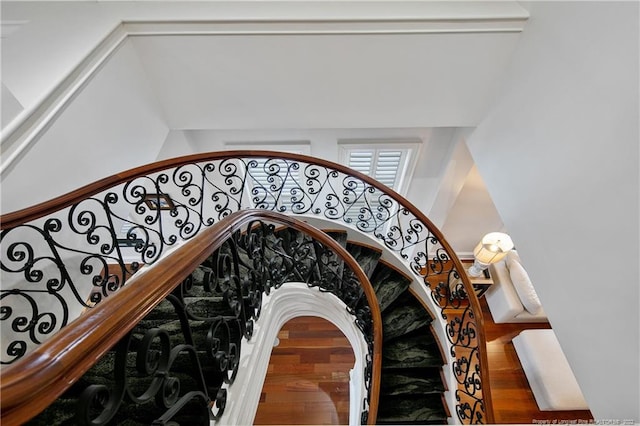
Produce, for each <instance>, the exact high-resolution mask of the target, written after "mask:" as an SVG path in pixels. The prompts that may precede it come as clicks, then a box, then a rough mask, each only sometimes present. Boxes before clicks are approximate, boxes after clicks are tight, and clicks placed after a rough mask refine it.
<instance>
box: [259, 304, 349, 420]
mask: <svg viewBox="0 0 640 426" xmlns="http://www.w3.org/2000/svg"><path fill="white" fill-rule="evenodd" d="M277 339H278V340H279V344H278V346H276V347H274V348H273V350H272V352H271V358H270V360H269V368H268V371H267V376H266V378H265V382H264V385H263V387H262V393H261V395H260V404H259V405H258V410H257V412H256V417H255V420H254V424H257V425H270V424H280V425H283V424H341V425H344V424H348V423H349V381H350V371H351V370H352V369H353V366H354V363H355V355H354V353H353V349H352V348H351V345H350V343H349V340H348V339H347V338H346V337H345V335H344V334H343V333H342V332H341V331H340V329H338V328H337V327H336V326H335V325H334V324H332V323H331V322H329V321H327V320H325V319H322V318H318V317H310V316H305V317H297V318H293V319H291V320H289V321H288V322H287V323H286V324H284V326H283V327H282V329H281V330H280V332H279V333H278V338H277Z"/></svg>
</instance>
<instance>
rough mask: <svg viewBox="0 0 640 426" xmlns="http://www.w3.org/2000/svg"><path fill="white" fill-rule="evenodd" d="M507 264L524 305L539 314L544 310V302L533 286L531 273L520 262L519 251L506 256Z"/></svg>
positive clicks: (530, 311) (532, 312)
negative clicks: (542, 302)
mask: <svg viewBox="0 0 640 426" xmlns="http://www.w3.org/2000/svg"><path fill="white" fill-rule="evenodd" d="M506 264H507V268H508V269H509V276H510V277H511V282H513V287H514V288H515V289H516V292H517V293H518V297H519V298H520V301H521V302H522V306H524V308H525V309H526V310H527V311H528V312H529V313H531V314H533V315H537V314H539V313H540V312H541V311H542V304H541V303H540V299H539V298H538V294H537V293H536V291H535V289H534V288H533V284H532V283H531V279H530V278H529V274H527V271H525V269H524V267H523V266H522V264H521V263H520V257H519V256H518V253H516V252H515V251H511V252H509V253H508V254H507V258H506Z"/></svg>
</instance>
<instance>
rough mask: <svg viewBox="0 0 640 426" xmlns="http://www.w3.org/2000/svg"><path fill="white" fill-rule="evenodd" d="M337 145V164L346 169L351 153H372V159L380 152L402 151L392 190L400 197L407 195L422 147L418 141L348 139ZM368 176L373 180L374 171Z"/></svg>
mask: <svg viewBox="0 0 640 426" xmlns="http://www.w3.org/2000/svg"><path fill="white" fill-rule="evenodd" d="M338 145H339V147H340V149H339V162H340V164H342V165H345V166H347V167H349V158H350V155H351V152H372V153H373V154H374V158H378V155H379V153H380V152H381V151H402V152H403V154H402V158H401V164H400V165H399V167H398V173H397V175H396V176H397V177H396V184H395V185H394V186H395V187H394V188H392V189H393V190H394V191H396V192H397V193H398V194H400V195H402V196H405V195H406V194H407V191H408V190H409V184H410V182H411V177H412V176H413V173H414V171H415V168H416V164H417V162H418V157H419V155H420V148H421V147H422V141H421V140H420V139H400V140H391V139H384V140H376V139H357V140H354V139H350V140H341V141H338ZM370 176H371V177H372V178H374V179H375V171H374V172H373V173H372V174H371V175H370Z"/></svg>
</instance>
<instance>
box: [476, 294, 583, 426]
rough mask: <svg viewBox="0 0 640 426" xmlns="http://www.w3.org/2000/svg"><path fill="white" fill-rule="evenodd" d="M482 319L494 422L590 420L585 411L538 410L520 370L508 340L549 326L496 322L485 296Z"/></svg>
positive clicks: (546, 324)
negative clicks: (522, 332)
mask: <svg viewBox="0 0 640 426" xmlns="http://www.w3.org/2000/svg"><path fill="white" fill-rule="evenodd" d="M480 304H481V305H482V313H483V316H484V319H485V333H486V338H487V352H488V358H489V369H490V372H489V379H490V385H491V396H492V398H493V413H494V417H495V422H496V423H525V424H531V423H535V422H536V421H539V420H542V421H549V423H553V421H554V420H557V423H560V422H563V423H565V422H569V421H574V422H575V423H578V422H580V423H588V422H589V421H590V420H593V416H592V415H591V412H590V411H588V410H586V411H540V410H539V409H538V405H537V404H536V401H535V399H534V398H533V393H532V392H531V389H530V388H529V383H528V382H527V377H526V376H525V374H524V371H523V370H522V367H521V365H520V361H519V360H518V356H517V355H516V351H515V348H514V347H513V343H511V339H513V338H514V337H515V336H517V335H518V333H520V331H522V330H526V329H533V328H551V326H550V325H549V324H548V323H526V324H495V323H494V322H493V319H492V317H491V312H490V311H489V307H488V306H487V302H486V301H485V299H484V298H481V299H480Z"/></svg>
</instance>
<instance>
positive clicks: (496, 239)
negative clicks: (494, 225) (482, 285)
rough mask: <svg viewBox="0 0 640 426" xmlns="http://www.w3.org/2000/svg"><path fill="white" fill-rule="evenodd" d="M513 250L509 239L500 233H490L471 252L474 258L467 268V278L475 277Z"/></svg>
mask: <svg viewBox="0 0 640 426" xmlns="http://www.w3.org/2000/svg"><path fill="white" fill-rule="evenodd" d="M512 248H513V241H511V237H509V236H508V235H507V234H504V233H502V232H490V233H488V234H487V235H485V236H484V237H482V240H481V241H480V242H479V243H478V245H477V246H476V248H475V249H474V250H473V257H474V258H475V260H474V262H473V265H472V266H471V267H470V268H469V270H468V272H469V276H472V277H477V276H480V275H481V274H482V271H484V270H485V269H487V267H488V266H489V265H490V264H492V263H496V262H499V261H500V260H501V259H502V258H503V257H505V256H506V255H507V252H508V251H509V250H511V249H512Z"/></svg>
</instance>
